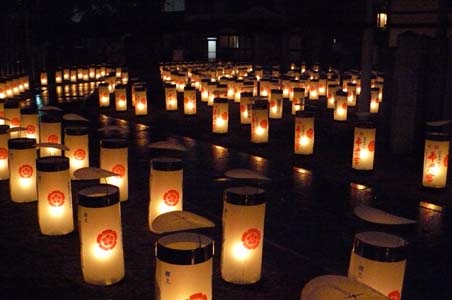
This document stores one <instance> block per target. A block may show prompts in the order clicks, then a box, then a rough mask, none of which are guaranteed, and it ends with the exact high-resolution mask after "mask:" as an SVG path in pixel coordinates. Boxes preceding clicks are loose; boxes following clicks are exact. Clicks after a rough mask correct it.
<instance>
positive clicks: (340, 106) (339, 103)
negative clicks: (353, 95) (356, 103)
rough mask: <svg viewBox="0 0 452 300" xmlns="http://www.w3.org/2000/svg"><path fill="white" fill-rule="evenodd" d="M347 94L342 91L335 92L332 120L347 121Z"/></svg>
mask: <svg viewBox="0 0 452 300" xmlns="http://www.w3.org/2000/svg"><path fill="white" fill-rule="evenodd" d="M347 95H348V94H347V92H345V91H343V90H337V91H336V97H335V100H336V101H335V104H334V120H335V121H347Z"/></svg>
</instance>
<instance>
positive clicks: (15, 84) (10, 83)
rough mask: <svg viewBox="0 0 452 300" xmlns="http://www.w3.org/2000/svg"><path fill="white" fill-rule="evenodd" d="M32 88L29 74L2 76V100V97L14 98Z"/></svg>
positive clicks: (0, 88)
mask: <svg viewBox="0 0 452 300" xmlns="http://www.w3.org/2000/svg"><path fill="white" fill-rule="evenodd" d="M29 89H30V79H29V77H28V75H15V76H10V77H7V78H0V101H2V99H8V98H13V97H15V96H19V95H20V94H21V93H24V92H27V91H28V90H29Z"/></svg>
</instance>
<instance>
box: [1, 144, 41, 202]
mask: <svg viewBox="0 0 452 300" xmlns="http://www.w3.org/2000/svg"><path fill="white" fill-rule="evenodd" d="M35 145H36V140H35V139H28V138H15V139H9V140H8V155H9V187H10V191H11V200H12V201H13V202H32V201H36V200H37V190H36V148H35Z"/></svg>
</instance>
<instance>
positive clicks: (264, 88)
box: [259, 78, 271, 97]
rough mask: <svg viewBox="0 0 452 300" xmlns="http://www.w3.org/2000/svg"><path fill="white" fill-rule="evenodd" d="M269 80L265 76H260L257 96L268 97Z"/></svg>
mask: <svg viewBox="0 0 452 300" xmlns="http://www.w3.org/2000/svg"><path fill="white" fill-rule="evenodd" d="M270 90H271V87H270V81H269V80H268V79H267V78H265V79H264V78H262V79H261V80H260V81H259V96H263V97H268V95H270Z"/></svg>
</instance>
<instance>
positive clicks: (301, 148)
mask: <svg viewBox="0 0 452 300" xmlns="http://www.w3.org/2000/svg"><path fill="white" fill-rule="evenodd" d="M313 152H314V114H313V113H310V112H302V111H300V112H297V114H296V116H295V137H294V153H295V154H312V153H313Z"/></svg>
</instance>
